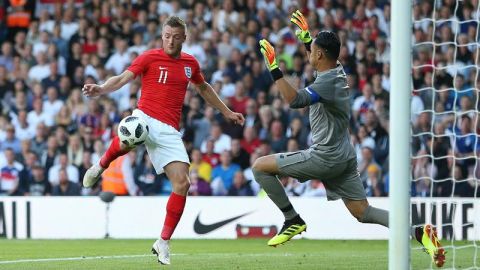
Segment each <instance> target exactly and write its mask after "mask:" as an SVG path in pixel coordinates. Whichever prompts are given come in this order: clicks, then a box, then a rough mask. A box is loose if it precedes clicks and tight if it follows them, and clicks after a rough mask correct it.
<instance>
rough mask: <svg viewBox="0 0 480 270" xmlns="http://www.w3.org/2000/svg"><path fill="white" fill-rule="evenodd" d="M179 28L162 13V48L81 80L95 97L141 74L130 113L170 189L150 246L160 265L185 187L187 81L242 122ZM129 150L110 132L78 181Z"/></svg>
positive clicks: (94, 176)
mask: <svg viewBox="0 0 480 270" xmlns="http://www.w3.org/2000/svg"><path fill="white" fill-rule="evenodd" d="M185 33H186V25H185V22H184V21H182V20H181V19H180V18H178V17H176V16H173V17H170V18H168V19H167V20H166V22H165V23H164V25H163V28H162V41H163V46H162V47H163V48H162V49H152V50H149V51H146V52H144V53H143V54H141V55H140V56H138V57H137V58H136V59H135V60H134V61H133V63H132V64H131V65H130V67H129V68H128V69H127V70H126V71H124V72H123V73H122V74H120V75H118V76H113V77H111V78H109V79H108V80H107V81H106V82H105V83H104V84H102V85H97V84H85V85H84V87H83V93H84V95H86V96H87V97H96V96H99V95H104V94H107V93H110V92H112V91H115V90H117V89H119V88H121V87H122V86H123V85H125V84H126V83H128V82H129V81H131V80H133V79H134V78H135V77H137V76H141V77H142V95H141V97H140V100H139V102H138V109H135V110H134V111H133V113H132V115H134V116H137V117H141V118H142V119H144V120H145V121H146V123H147V124H148V126H149V128H150V130H149V134H148V138H147V140H146V141H145V146H146V148H147V152H148V154H149V156H150V159H151V161H152V163H153V165H154V167H155V170H156V172H157V173H159V174H160V173H162V172H165V173H166V174H167V177H168V179H170V181H171V183H172V191H173V192H172V193H171V194H170V197H169V199H168V203H167V215H166V217H165V222H164V225H163V229H162V233H161V237H160V238H159V239H158V240H157V241H155V243H154V244H153V247H152V252H153V253H154V254H156V255H157V257H158V261H159V262H160V263H162V264H170V254H169V253H170V251H169V240H170V237H171V236H172V234H173V231H174V230H175V227H176V226H177V224H178V222H179V221H180V218H181V216H182V213H183V209H184V207H185V200H186V196H187V193H188V189H189V187H190V182H189V178H188V168H189V163H190V162H189V158H188V155H187V152H186V150H185V147H184V145H183V142H182V138H181V134H180V132H178V128H179V122H180V115H181V111H182V105H183V100H184V98H185V93H186V91H187V86H188V83H189V82H192V83H193V84H194V85H195V87H196V89H197V91H198V92H199V94H200V95H201V96H202V97H203V98H204V99H205V100H206V101H207V102H208V103H210V105H212V106H213V107H214V108H216V109H218V110H219V111H220V112H221V113H222V114H223V116H224V117H225V118H226V119H227V120H229V121H233V122H234V123H236V124H240V125H243V123H244V121H245V119H244V118H243V115H242V114H240V113H236V112H233V111H231V110H230V109H229V108H228V107H227V106H226V105H225V104H224V103H223V102H222V101H221V100H220V98H219V97H218V95H217V94H216V93H215V91H214V90H213V88H212V87H211V86H210V84H208V83H207V82H205V80H204V78H203V75H202V73H201V70H200V66H199V64H198V62H197V60H196V59H195V58H194V57H193V56H191V55H189V54H186V53H183V52H181V50H182V44H183V42H184V41H185V39H186V34H185ZM130 150H131V149H129V148H128V147H126V145H124V144H123V143H121V142H120V141H119V139H118V137H114V138H113V140H112V143H111V145H110V147H109V148H108V150H107V151H106V152H105V154H104V155H103V156H102V158H101V159H100V161H99V163H98V164H95V165H93V166H92V167H91V168H90V169H88V171H87V172H86V173H85V176H84V178H83V185H84V186H85V187H91V186H93V185H94V184H95V183H96V182H97V181H98V179H99V178H100V176H101V174H102V173H103V171H104V170H105V169H106V168H107V167H108V166H109V165H110V163H111V162H112V161H113V160H115V159H116V158H117V157H119V156H122V155H125V154H126V153H128V152H129V151H130Z"/></svg>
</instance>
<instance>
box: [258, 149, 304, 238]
mask: <svg viewBox="0 0 480 270" xmlns="http://www.w3.org/2000/svg"><path fill="white" fill-rule="evenodd" d="M252 169H253V174H254V176H255V180H256V181H257V182H258V183H259V184H260V186H261V187H262V188H263V189H264V190H265V192H266V193H267V195H268V197H269V198H270V199H271V200H272V201H273V202H274V203H275V205H276V206H277V207H278V208H279V209H280V210H281V211H282V213H283V215H284V216H285V222H284V224H283V227H282V229H281V230H280V232H279V233H278V234H277V235H276V236H274V237H273V238H272V239H270V241H268V245H269V246H272V247H276V246H277V245H280V244H283V243H285V242H287V241H288V240H290V239H291V238H292V237H294V236H295V235H297V234H300V233H302V232H304V231H306V230H307V225H306V224H305V221H303V219H302V218H301V217H300V215H298V214H297V212H296V211H295V209H294V208H293V205H292V204H291V203H290V200H289V199H288V196H287V194H286V193H285V190H284V189H283V186H282V184H280V181H279V180H278V179H277V177H276V174H278V167H277V163H276V159H275V156H274V155H270V156H265V157H261V158H259V159H257V160H256V161H255V163H254V164H253V167H252Z"/></svg>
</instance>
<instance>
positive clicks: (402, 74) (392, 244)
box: [388, 0, 412, 270]
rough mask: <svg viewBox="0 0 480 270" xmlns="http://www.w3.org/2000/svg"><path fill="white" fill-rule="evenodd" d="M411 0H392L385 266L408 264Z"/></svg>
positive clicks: (398, 267)
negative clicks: (386, 263)
mask: <svg viewBox="0 0 480 270" xmlns="http://www.w3.org/2000/svg"><path fill="white" fill-rule="evenodd" d="M411 14H412V1H411V0H392V20H391V25H390V27H391V29H390V33H391V41H390V44H391V58H390V59H391V66H390V68H391V71H390V76H391V90H390V132H389V134H390V149H389V151H390V161H389V162H390V164H389V169H390V193H389V194H390V217H389V226H390V233H389V241H388V250H389V252H388V268H389V269H390V270H394V269H395V270H396V269H398V270H400V269H401V270H406V269H409V268H410V184H411V173H410V171H411V170H410V138H411V133H410V96H411V91H412V89H411V35H412V20H411V18H412V16H411Z"/></svg>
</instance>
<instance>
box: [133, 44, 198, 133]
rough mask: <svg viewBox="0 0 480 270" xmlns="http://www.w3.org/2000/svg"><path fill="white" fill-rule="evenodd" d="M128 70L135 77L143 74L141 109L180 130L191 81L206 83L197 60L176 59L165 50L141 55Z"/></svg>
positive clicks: (155, 50)
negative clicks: (183, 107) (181, 117)
mask: <svg viewBox="0 0 480 270" xmlns="http://www.w3.org/2000/svg"><path fill="white" fill-rule="evenodd" d="M128 70H130V71H131V72H133V73H134V74H135V77H136V76H138V75H142V95H141V96H140V100H139V101H138V108H139V109H141V110H142V111H143V112H144V113H146V114H147V115H149V116H151V117H153V118H155V119H157V120H160V121H162V122H163V123H165V124H168V125H170V126H172V127H174V128H176V129H177V130H178V129H179V123H180V116H181V113H182V106H183V100H184V98H185V92H186V91H187V86H188V82H190V81H191V82H192V83H194V84H200V83H202V82H204V78H203V75H202V73H201V71H200V65H199V64H198V62H197V60H196V59H195V58H194V57H193V56H191V55H189V54H187V53H183V52H182V53H181V55H180V57H179V58H173V57H170V56H169V55H168V54H166V53H165V52H164V51H163V49H153V50H148V51H146V52H144V53H142V54H141V55H140V56H138V57H137V58H136V59H135V60H134V61H133V63H132V64H131V65H130V67H129V68H128Z"/></svg>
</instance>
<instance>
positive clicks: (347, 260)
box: [0, 239, 480, 270]
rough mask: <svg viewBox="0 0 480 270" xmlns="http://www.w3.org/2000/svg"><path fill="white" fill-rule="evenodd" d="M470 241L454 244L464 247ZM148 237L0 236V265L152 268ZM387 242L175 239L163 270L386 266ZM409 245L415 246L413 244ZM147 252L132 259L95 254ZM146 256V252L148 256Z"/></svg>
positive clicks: (461, 258)
mask: <svg viewBox="0 0 480 270" xmlns="http://www.w3.org/2000/svg"><path fill="white" fill-rule="evenodd" d="M471 243H472V242H456V243H455V245H456V246H467V245H469V244H471ZM152 244H153V241H152V240H117V239H115V240H0V269H154V268H162V267H161V266H160V265H158V263H157V262H156V259H155V257H154V256H153V255H148V254H150V247H151V245H152ZM387 247H388V243H387V241H353V240H349V241H341V240H338V241H325V240H324V241H316V240H294V241H292V242H290V243H287V244H286V245H283V246H280V247H278V248H271V247H268V246H266V239H253V240H174V241H172V245H171V251H172V253H173V255H172V258H171V261H172V265H170V266H169V267H168V269H196V270H201V269H275V270H280V269H309V270H310V269H336V270H337V269H368V270H374V269H387V266H388V250H387V249H388V248H387ZM412 247H415V248H418V247H419V244H418V243H414V242H412ZM447 251H448V254H447V262H446V264H445V266H444V267H445V268H452V267H453V265H452V259H451V258H452V255H453V253H454V252H453V250H452V249H451V248H447ZM475 252H477V264H476V265H477V267H478V266H480V251H479V250H476V251H475V249H474V248H473V247H470V248H462V249H456V250H455V253H456V254H455V257H456V260H455V267H456V268H458V269H462V268H467V267H472V266H473V260H474V256H473V255H474V253H475ZM118 255H146V256H141V257H133V258H103V259H101V258H97V259H89V258H91V257H95V256H118ZM147 255H148V256H147ZM82 256H84V257H86V259H81V260H74V261H44V262H16V263H9V264H1V262H2V261H12V260H21V259H46V258H71V257H77V258H78V257H82ZM430 266H431V264H430V258H429V257H428V255H427V254H425V253H423V252H421V251H420V250H418V249H417V250H412V269H429V268H430Z"/></svg>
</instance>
